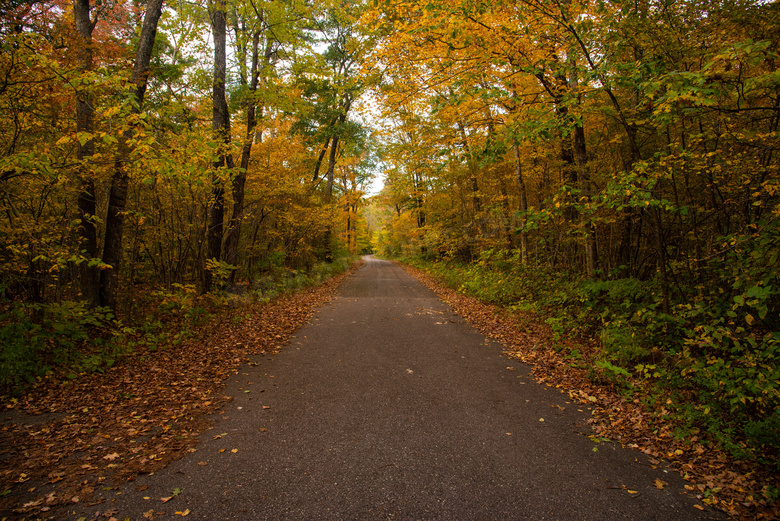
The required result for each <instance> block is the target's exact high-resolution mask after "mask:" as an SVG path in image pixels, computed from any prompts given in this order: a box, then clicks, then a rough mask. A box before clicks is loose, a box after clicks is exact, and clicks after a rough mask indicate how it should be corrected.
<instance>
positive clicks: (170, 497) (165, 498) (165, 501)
mask: <svg viewBox="0 0 780 521" xmlns="http://www.w3.org/2000/svg"><path fill="white" fill-rule="evenodd" d="M173 498H174V496H168V497H161V498H160V501H162V502H163V503H167V502H168V501H170V500H171V499H173Z"/></svg>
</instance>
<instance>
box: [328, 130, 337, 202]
mask: <svg viewBox="0 0 780 521" xmlns="http://www.w3.org/2000/svg"><path fill="white" fill-rule="evenodd" d="M338 148H339V137H338V136H333V143H331V145H330V155H329V156H328V173H327V178H328V185H327V187H326V188H325V194H326V197H327V198H328V200H330V198H331V197H333V175H334V172H335V170H336V152H337V151H338Z"/></svg>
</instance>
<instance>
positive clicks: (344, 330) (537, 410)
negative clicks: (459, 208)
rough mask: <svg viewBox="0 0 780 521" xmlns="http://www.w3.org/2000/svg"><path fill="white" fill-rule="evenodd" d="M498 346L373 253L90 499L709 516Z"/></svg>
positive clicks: (216, 514)
mask: <svg viewBox="0 0 780 521" xmlns="http://www.w3.org/2000/svg"><path fill="white" fill-rule="evenodd" d="M501 351H502V349H501V346H500V345H498V344H496V343H493V342H491V341H487V340H486V339H485V338H484V337H483V336H481V335H480V334H478V333H477V332H475V331H474V330H472V329H471V328H470V327H469V326H468V325H467V324H466V323H464V321H463V320H462V319H461V318H459V317H458V316H456V315H454V314H453V313H452V311H451V310H450V309H449V308H448V307H447V306H446V305H445V304H443V303H442V302H440V301H439V300H438V299H437V298H436V297H435V296H434V295H433V293H432V292H430V291H429V290H428V289H426V288H424V287H423V286H422V285H421V284H419V283H418V282H417V281H416V280H414V279H413V278H412V277H410V276H409V275H407V274H406V273H405V272H404V271H403V270H402V269H401V268H399V267H397V266H395V265H393V264H391V263H389V262H384V261H379V260H374V259H371V258H369V259H367V262H366V264H365V266H363V267H362V268H361V269H360V270H359V271H358V272H357V273H356V274H355V275H354V276H353V277H352V278H351V279H349V280H348V281H347V282H346V283H345V284H344V285H343V286H342V287H341V289H340V291H339V295H338V297H337V298H336V299H335V300H334V301H332V302H331V303H330V304H327V305H325V306H324V307H322V308H321V309H320V311H319V313H318V315H317V318H316V319H314V320H313V321H312V322H311V323H310V324H309V325H308V326H306V327H304V328H303V329H302V330H300V331H299V333H298V334H297V335H296V336H295V337H294V338H293V340H292V342H291V344H290V345H289V346H287V347H286V348H284V349H283V350H282V351H281V352H279V354H277V355H274V356H267V357H262V358H261V357H258V358H257V365H247V366H243V367H242V368H241V370H240V371H239V373H238V374H237V375H236V376H235V377H234V378H232V379H231V380H230V382H229V383H228V387H227V390H226V393H227V394H229V395H231V396H232V397H233V398H234V399H233V400H232V401H231V402H230V403H229V404H228V405H227V406H226V407H225V409H224V411H223V412H222V414H220V415H218V416H217V417H216V418H215V420H216V421H217V423H216V426H215V427H214V428H213V429H212V430H211V431H209V432H207V433H205V434H204V435H203V436H202V441H201V444H200V445H199V446H198V448H197V451H196V452H194V453H192V454H191V455H189V456H188V457H186V458H184V459H182V460H180V461H178V462H175V463H174V464H172V465H171V466H170V467H168V468H167V469H165V470H164V471H162V472H159V473H157V474H155V475H152V476H144V477H141V478H139V479H138V480H137V481H135V482H134V483H131V484H128V486H127V487H126V488H125V489H123V490H122V491H121V493H120V494H116V493H115V492H113V491H112V492H108V494H111V495H110V496H108V501H107V502H105V503H103V504H101V505H98V506H96V507H93V508H92V510H91V511H90V512H87V513H86V514H87V515H88V516H94V513H95V511H101V512H105V511H107V510H116V511H117V512H116V513H115V514H114V515H115V517H117V518H118V519H125V518H126V517H130V518H131V519H139V520H142V519H143V517H142V515H143V513H144V512H149V510H154V511H155V513H157V514H159V512H164V513H165V515H164V519H177V518H178V516H177V515H176V514H175V513H176V512H177V511H178V512H184V513H187V511H188V515H187V517H186V519H190V520H195V519H197V520H229V519H235V520H361V521H364V520H386V519H398V520H434V519H437V520H510V519H517V520H519V519H528V520H547V519H557V520H623V519H626V520H664V521H669V520H693V519H722V517H721V516H720V515H719V514H718V513H715V512H713V511H709V510H708V511H706V512H701V511H699V510H697V509H696V508H694V506H693V505H694V503H696V501H695V500H694V499H693V498H691V497H689V496H687V495H686V494H685V492H684V489H683V482H682V480H681V479H680V478H679V476H677V475H676V474H674V473H671V472H669V473H667V472H664V471H663V470H660V469H652V468H651V466H650V465H649V464H648V463H647V462H646V459H645V457H644V456H643V455H642V454H641V453H638V452H635V451H631V450H626V449H622V448H621V447H620V446H619V445H617V444H614V443H595V442H594V441H593V440H591V439H589V438H588V436H587V435H588V434H590V432H589V431H588V428H587V424H586V421H587V419H588V417H589V411H588V410H587V409H586V408H584V407H583V406H581V405H579V404H576V403H571V402H570V401H569V400H568V397H567V395H565V394H562V393H561V392H559V391H557V390H555V389H552V388H548V387H544V386H541V385H538V384H536V383H535V382H534V380H533V378H532V377H531V376H530V373H529V369H528V368H527V367H526V366H524V365H523V364H521V363H519V362H517V361H513V360H510V359H508V358H507V357H505V356H504V355H502V352H501ZM246 391H248V392H246ZM656 479H661V480H663V481H665V482H667V483H668V486H666V487H665V488H664V489H663V490H659V489H658V488H656V487H655V486H654V482H655V480H656ZM138 485H148V489H146V490H143V491H142V492H137V491H136V487H138ZM175 488H178V489H180V490H181V493H180V494H179V495H178V496H177V497H176V498H175V499H173V500H171V501H169V502H168V503H165V504H163V503H162V502H161V501H160V500H159V498H161V497H167V496H170V495H171V492H172V491H173V490H174V489H175ZM629 491H632V492H629ZM114 494H116V495H114ZM144 497H149V498H150V499H143V498H144ZM83 514H84V513H80V514H79V515H83Z"/></svg>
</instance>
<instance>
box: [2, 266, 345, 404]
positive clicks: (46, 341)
mask: <svg viewBox="0 0 780 521" xmlns="http://www.w3.org/2000/svg"><path fill="white" fill-rule="evenodd" d="M352 260H353V259H350V258H340V259H338V260H334V261H333V262H330V263H322V264H317V265H315V266H314V267H313V268H312V269H311V270H309V271H306V272H303V271H294V270H289V269H284V268H281V267H277V268H276V269H273V270H270V271H267V272H266V273H264V274H263V275H262V277H259V278H258V279H257V280H256V281H254V282H252V283H243V284H237V285H234V286H227V284H222V285H221V286H220V287H219V289H218V290H217V291H215V292H212V293H209V294H207V295H199V294H198V292H197V291H196V288H195V286H194V285H185V284H173V285H171V287H170V288H167V289H156V290H149V291H146V292H145V293H144V294H143V295H142V296H140V297H138V298H137V299H136V300H135V302H134V303H133V306H132V314H128V315H127V316H126V317H123V318H124V320H119V319H117V317H116V316H115V315H114V313H113V312H112V311H111V310H110V309H108V308H104V307H95V308H90V307H88V306H87V305H86V304H85V303H83V302H71V301H64V302H60V303H52V304H29V303H23V302H11V301H8V300H4V301H0V396H5V397H18V396H21V395H23V394H24V393H25V392H26V391H27V390H29V388H30V387H31V386H32V385H35V384H36V382H39V381H41V380H42V379H44V378H47V377H49V378H55V379H58V380H61V379H76V378H78V377H79V376H80V375H82V374H85V373H94V372H98V373H102V372H105V371H107V370H108V369H110V368H111V367H112V366H113V365H114V364H116V363H117V362H118V361H119V360H120V359H122V358H124V357H127V356H129V355H131V354H133V353H137V354H141V355H142V356H154V353H155V352H156V351H157V350H159V349H165V348H167V347H169V346H175V345H179V344H181V343H182V342H185V341H187V340H189V339H192V338H194V337H197V336H198V335H200V334H201V333H203V332H204V331H206V330H207V329H208V328H207V327H206V326H207V325H208V324H209V323H212V322H213V321H215V320H218V319H219V318H220V317H222V316H223V315H224V313H225V311H226V310H227V309H230V310H232V311H231V316H232V319H233V320H242V315H241V313H240V311H239V312H236V309H237V308H238V309H240V308H241V307H244V306H247V305H250V304H254V303H258V302H259V303H263V302H268V301H269V300H271V299H273V298H276V297H279V296H282V295H286V294H289V293H293V292H295V291H299V290H302V289H304V288H306V287H309V286H312V285H318V284H321V283H322V282H324V281H325V280H327V279H328V278H330V277H332V276H333V275H336V274H338V273H341V272H343V271H345V270H347V269H348V268H349V266H350V264H351V262H352Z"/></svg>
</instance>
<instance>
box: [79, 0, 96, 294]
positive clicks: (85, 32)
mask: <svg viewBox="0 0 780 521" xmlns="http://www.w3.org/2000/svg"><path fill="white" fill-rule="evenodd" d="M89 1H90V0H75V1H74V2H73V19H74V22H75V25H76V32H77V33H78V35H79V40H80V41H79V48H78V49H77V51H76V54H77V58H78V67H79V71H80V72H82V73H86V72H88V71H90V70H92V31H93V30H94V28H95V25H96V24H97V19H98V17H97V15H95V17H94V19H92V18H90V5H89ZM88 89H89V88H88V87H87V89H85V90H81V91H80V92H78V96H77V98H76V132H88V133H91V132H92V128H93V121H94V113H95V109H94V108H93V106H92V96H91V95H90V93H89V90H88ZM94 153H95V142H94V141H93V140H92V139H90V140H88V141H87V142H85V143H84V144H83V145H82V144H81V141H77V143H76V158H77V159H78V163H79V166H78V183H79V193H78V197H77V201H76V204H77V206H78V210H79V235H80V248H81V251H82V252H83V254H84V257H85V258H86V261H82V262H81V264H80V265H79V282H80V286H81V298H83V299H84V300H85V301H86V302H87V304H89V305H90V306H97V305H99V304H100V293H99V287H100V286H99V284H100V271H99V269H98V267H97V266H94V265H93V266H90V264H91V261H93V260H94V259H96V258H97V256H98V242H97V227H96V226H95V212H96V211H97V201H96V199H95V180H94V179H93V178H92V175H91V172H90V169H89V167H88V166H87V163H88V162H89V160H90V159H91V158H92V156H93V155H94Z"/></svg>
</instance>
